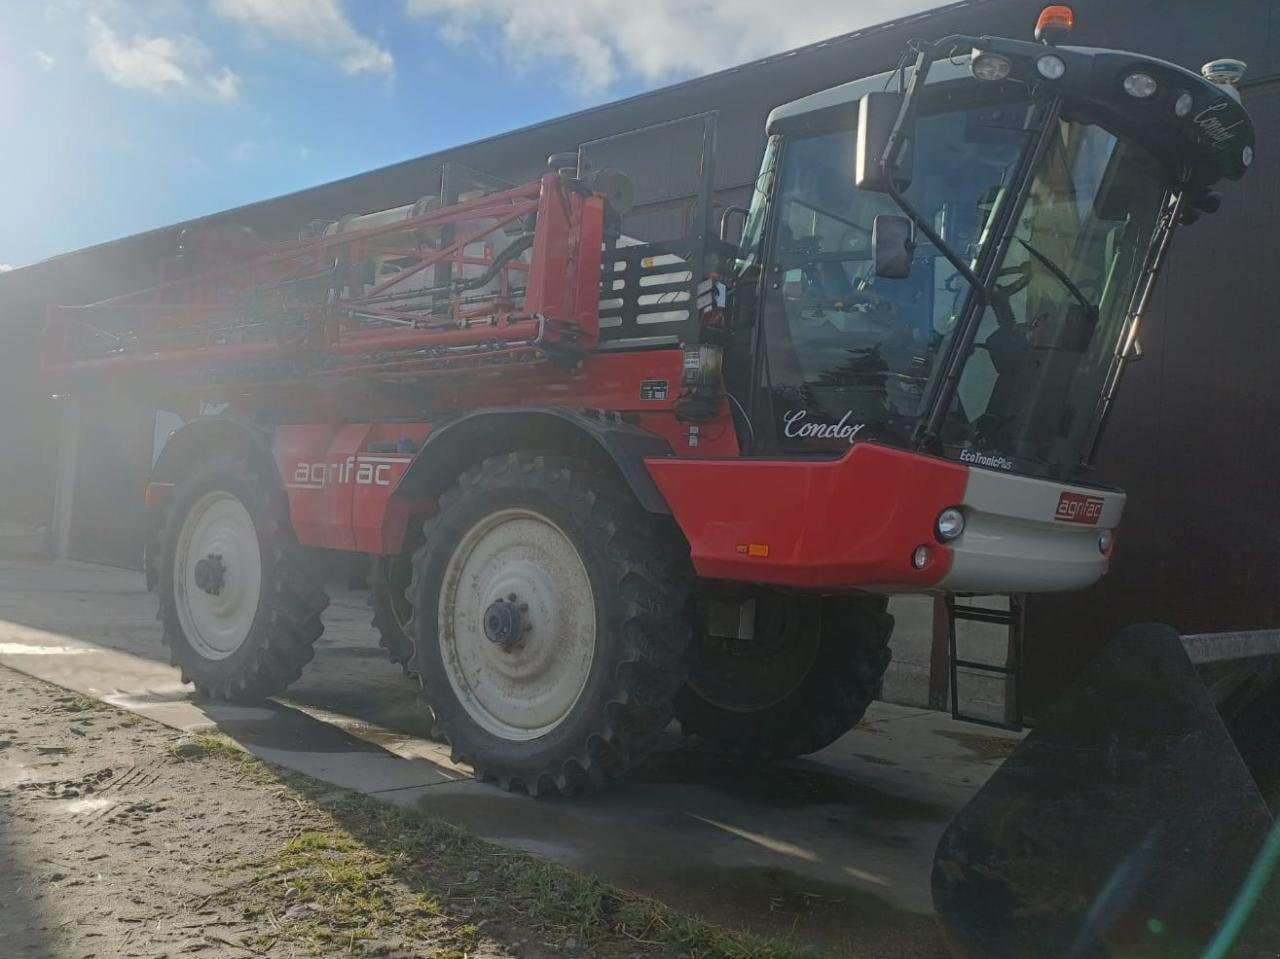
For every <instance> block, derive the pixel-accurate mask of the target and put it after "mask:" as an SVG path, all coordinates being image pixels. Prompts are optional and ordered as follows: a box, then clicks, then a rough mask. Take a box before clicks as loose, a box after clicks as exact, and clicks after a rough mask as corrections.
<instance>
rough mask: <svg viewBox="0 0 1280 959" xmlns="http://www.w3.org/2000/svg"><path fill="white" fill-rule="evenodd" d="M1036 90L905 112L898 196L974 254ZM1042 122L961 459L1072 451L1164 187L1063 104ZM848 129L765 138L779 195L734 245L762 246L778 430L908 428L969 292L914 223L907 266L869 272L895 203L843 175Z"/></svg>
mask: <svg viewBox="0 0 1280 959" xmlns="http://www.w3.org/2000/svg"><path fill="white" fill-rule="evenodd" d="M1040 109H1041V108H1039V107H1037V106H1035V105H1033V104H1032V103H1031V102H1029V101H1002V102H999V103H995V104H992V103H986V104H982V105H974V106H969V107H962V108H956V107H952V108H951V109H947V110H945V111H940V112H934V113H932V114H928V113H926V114H925V115H923V116H921V117H920V119H919V120H918V121H917V124H916V131H915V132H916V139H915V161H914V171H913V178H912V182H911V185H910V187H909V188H908V189H907V191H906V197H907V199H908V200H909V201H910V203H911V204H912V206H914V207H915V208H916V209H917V210H918V211H920V212H921V213H922V215H923V216H925V217H926V218H928V220H929V221H930V222H931V223H932V225H933V227H934V229H935V231H936V232H937V233H939V234H940V236H941V238H942V239H943V240H945V241H946V242H947V244H948V245H950V246H951V248H952V249H953V250H955V251H957V252H958V253H960V254H961V256H963V257H964V258H966V259H967V260H969V261H970V262H971V263H976V262H977V260H978V254H979V252H980V251H981V250H982V249H983V248H984V247H985V246H986V245H987V244H989V243H995V242H997V239H996V238H995V237H993V236H991V235H990V233H991V231H990V230H989V229H988V225H989V224H990V223H991V222H992V221H993V218H994V215H995V214H996V212H997V210H998V209H999V208H1000V206H1001V204H1003V203H1007V202H1013V200H1014V198H1015V196H1016V195H1017V193H1018V192H1019V191H1018V184H1017V183H1015V182H1014V181H1015V179H1016V178H1017V177H1018V171H1019V170H1020V169H1021V168H1022V165H1021V162H1020V161H1021V159H1022V157H1023V154H1024V151H1026V150H1028V149H1031V148H1032V147H1034V141H1035V140H1036V139H1037V138H1038V136H1040V135H1041V130H1040V126H1041V125H1042V124H1041V122H1040V120H1039V119H1038V117H1039V112H1038V111H1039V110H1040ZM1044 135H1046V136H1049V137H1050V138H1051V143H1050V144H1049V146H1048V149H1047V151H1045V152H1044V153H1043V160H1042V161H1041V164H1040V168H1039V169H1038V170H1036V171H1035V172H1034V181H1033V184H1032V187H1031V190H1030V195H1029V197H1028V199H1027V201H1026V203H1025V204H1024V206H1023V209H1022V210H1021V212H1020V215H1019V218H1018V220H1017V223H1016V234H1015V235H1016V239H1015V241H1014V242H1013V243H1012V245H1011V248H1010V249H1009V251H1008V254H1007V256H1006V257H1005V261H1004V262H1003V263H1002V264H1001V265H1000V268H999V275H998V291H997V299H998V300H999V302H998V303H997V304H996V307H997V308H994V309H989V310H988V311H987V313H986V314H985V315H984V316H983V317H982V318H981V320H980V327H979V330H978V334H977V337H976V339H975V340H974V344H975V346H974V348H973V349H972V350H971V351H970V355H969V357H968V358H967V359H966V362H965V367H964V370H963V374H962V377H961V382H960V386H959V389H958V391H957V392H956V395H955V397H954V399H953V401H952V404H951V408H950V410H949V415H948V417H947V419H946V423H945V428H944V431H943V436H942V442H943V448H944V450H945V452H946V455H948V456H951V457H954V458H958V459H963V460H965V461H966V462H968V463H970V464H972V465H977V466H985V467H990V468H997V469H1016V470H1017V471H1018V472H1020V473H1029V474H1034V475H1054V476H1060V475H1065V474H1066V473H1069V472H1071V470H1072V469H1073V468H1074V467H1075V465H1076V464H1077V462H1078V460H1079V457H1080V449H1079V447H1080V445H1081V441H1082V437H1083V434H1084V433H1085V431H1086V430H1087V427H1088V424H1089V421H1090V418H1091V414H1092V413H1093V411H1094V409H1095V406H1096V404H1097V401H1098V394H1099V391H1100V389H1101V384H1102V380H1103V378H1104V377H1105V375H1106V372H1107V368H1108V364H1109V361H1110V358H1111V355H1112V352H1113V350H1114V347H1115V344H1116V337H1117V336H1118V330H1119V326H1120V324H1121V323H1122V322H1123V319H1124V316H1125V312H1126V309H1127V307H1128V305H1129V299H1130V296H1131V294H1132V292H1133V288H1134V285H1135V283H1136V282H1137V279H1138V275H1139V274H1140V272H1141V265H1142V261H1143V254H1144V253H1145V250H1146V246H1147V243H1148V241H1149V239H1150V235H1151V231H1152V229H1153V225H1154V223H1155V221H1156V218H1157V215H1158V212H1159V209H1160V204H1161V199H1162V197H1163V187H1162V185H1161V184H1162V177H1161V175H1160V174H1159V172H1158V170H1157V168H1156V164H1155V161H1154V160H1153V159H1152V158H1151V157H1150V156H1149V155H1146V154H1145V153H1143V152H1142V151H1141V150H1139V149H1137V148H1135V147H1133V146H1132V145H1131V144H1127V143H1124V142H1122V141H1119V140H1117V139H1116V138H1115V137H1113V136H1112V135H1111V134H1109V133H1107V132H1106V131H1105V130H1103V129H1102V128H1100V127H1097V126H1093V125H1089V124H1081V123H1076V122H1071V121H1066V120H1062V121H1055V124H1054V126H1053V128H1052V129H1049V130H1047V131H1045V133H1044ZM854 149H855V134H854V132H853V131H852V130H849V129H839V130H832V131H829V132H819V133H814V134H811V135H805V136H794V137H788V138H785V139H781V140H775V141H774V142H772V143H771V144H770V148H769V151H768V153H767V154H766V158H765V162H766V167H765V170H764V172H763V173H762V176H761V182H760V183H758V184H757V190H758V194H759V193H760V192H771V193H772V195H773V196H774V203H775V204H776V206H775V212H774V214H773V215H772V216H771V217H770V223H771V226H770V227H769V230H770V232H771V236H770V237H769V238H768V242H766V243H764V244H760V243H759V242H758V241H759V240H760V239H761V238H762V237H761V234H762V231H763V230H764V229H765V225H764V223H763V219H764V217H763V215H762V211H761V208H762V206H763V205H762V204H754V205H753V206H755V207H756V209H755V210H753V215H752V216H751V217H750V218H749V220H748V223H747V230H746V232H745V241H744V253H743V257H742V259H741V260H740V264H743V265H747V266H750V265H751V264H752V263H753V262H755V260H754V258H756V257H758V256H759V251H760V250H761V249H764V250H767V260H766V261H765V262H764V263H763V264H762V265H763V267H764V273H765V280H766V282H765V283H764V311H763V324H764V327H763V335H764V347H765V360H764V364H763V369H762V371H761V381H762V382H761V384H760V385H761V386H762V387H763V389H764V392H765V394H766V395H767V396H768V398H769V405H770V406H771V410H770V416H769V420H770V423H771V426H772V435H773V438H774V444H773V445H774V446H775V447H776V448H780V449H782V450H787V451H793V452H814V453H825V454H831V453H838V452H840V451H841V450H842V449H847V448H848V444H850V443H852V442H855V441H860V440H872V441H876V442H882V443H886V444H889V445H894V446H900V447H905V448H909V447H911V446H912V445H913V443H914V442H915V440H916V428H917V426H918V424H919V422H920V420H921V418H922V417H923V416H924V415H925V414H926V412H927V411H926V410H925V409H924V407H925V405H926V398H927V397H930V396H931V395H932V392H933V391H932V389H931V387H932V386H933V379H934V377H936V376H938V375H939V371H940V368H941V367H942V366H944V365H945V364H944V363H943V362H942V358H943V357H944V356H945V355H946V353H947V350H948V349H949V348H950V346H951V344H952V340H953V338H954V337H955V336H956V334H957V330H958V326H959V322H960V319H961V315H962V312H963V310H964V308H965V306H966V305H967V302H968V297H969V295H970V292H971V287H970V286H969V284H968V283H967V282H966V281H965V280H964V278H963V277H962V276H961V275H960V274H959V273H958V272H957V271H956V269H955V267H954V266H952V265H951V263H949V262H948V261H947V260H946V259H945V258H944V257H943V255H942V254H941V252H940V251H939V250H938V249H936V248H934V247H933V246H932V245H930V244H929V243H928V242H927V241H925V240H924V238H923V236H921V237H920V238H919V239H920V241H921V242H920V244H919V245H918V246H917V247H916V249H915V251H914V263H913V266H912V269H911V272H910V275H909V276H908V277H906V278H905V279H901V280H898V279H883V278H878V277H876V276H875V274H874V271H873V268H872V259H871V255H872V251H871V231H872V225H873V222H874V219H875V217H876V216H877V215H878V214H890V215H895V216H897V215H900V214H901V210H900V209H899V208H898V206H897V205H896V204H895V203H894V201H893V200H892V198H891V197H889V196H887V195H884V194H880V193H875V192H870V191H860V190H858V189H857V188H856V187H854V185H853V182H852V176H851V171H852V170H853V164H854ZM775 177H776V180H777V182H776V183H774V182H773V179H774V178H775ZM1064 281H1065V282H1064Z"/></svg>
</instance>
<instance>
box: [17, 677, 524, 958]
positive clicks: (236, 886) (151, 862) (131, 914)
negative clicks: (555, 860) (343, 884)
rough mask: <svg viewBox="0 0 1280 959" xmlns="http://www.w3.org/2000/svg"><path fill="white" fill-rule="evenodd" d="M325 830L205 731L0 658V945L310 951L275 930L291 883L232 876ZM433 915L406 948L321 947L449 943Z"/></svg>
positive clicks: (86, 951)
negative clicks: (156, 720) (6, 665)
mask: <svg viewBox="0 0 1280 959" xmlns="http://www.w3.org/2000/svg"><path fill="white" fill-rule="evenodd" d="M332 830H333V822H332V821H331V819H330V818H329V817H328V816H327V815H325V813H324V812H323V810H322V807H319V806H316V805H314V804H312V803H310V802H307V801H305V800H303V799H301V798H300V797H299V795H298V794H297V792H296V790H295V789H293V788H291V787H290V786H289V785H287V784H285V783H282V782H278V781H275V780H273V778H272V776H271V775H270V773H269V772H267V771H266V769H265V767H262V766H261V765H259V764H257V763H255V762H253V761H251V760H249V759H248V758H247V757H246V756H244V755H243V754H240V753H238V752H237V751H235V750H234V749H232V748H230V747H228V746H225V745H223V744H222V743H220V742H219V741H218V740H213V739H206V738H195V739H193V738H191V737H186V736H183V735H181V734H179V733H177V732H174V731H171V730H168V729H165V728H163V727H160V726H156V725H154V724H152V723H150V722H146V721H143V720H140V719H139V718H138V717H137V716H134V715H131V714H129V713H123V712H119V711H117V710H114V709H111V708H109V707H104V706H102V705H101V704H99V703H97V702H95V701H93V700H90V699H86V698H85V697H82V696H77V695H70V694H67V693H66V692H65V691H63V690H60V689H57V688H56V687H52V686H48V685H46V684H44V683H41V682H38V681H36V680H33V679H30V678H28V677H26V676H23V675H21V674H18V673H13V672H9V671H8V670H3V669H0V956H4V957H16V956H49V957H58V959H63V957H75V959H89V957H117V956H121V957H125V956H136V957H148V959H156V957H160V956H188V955H190V956H198V957H203V959H213V957H221V956H240V957H242V956H246V955H264V954H270V955H272V956H282V957H283V956H293V955H314V954H317V952H318V951H319V950H317V948H316V946H317V943H316V942H314V941H311V936H309V935H298V936H294V935H292V934H291V929H290V927H291V926H297V925H300V924H307V923H308V922H309V921H310V920H311V919H312V918H313V916H315V915H318V914H320V913H321V912H322V911H323V910H322V908H321V906H320V905H318V904H313V903H312V901H310V900H308V899H307V898H305V897H303V896H301V895H299V893H300V891H301V890H300V889H299V886H298V884H297V883H296V882H294V883H293V884H291V885H287V886H285V887H283V888H282V889H281V890H280V897H279V902H280V906H281V908H280V910H279V912H278V913H276V912H270V911H268V910H267V909H266V908H265V907H264V906H263V905H262V903H263V902H265V901H268V900H270V899H271V898H272V897H270V896H264V895H263V894H262V893H261V891H259V890H256V889H253V888H252V887H253V886H254V883H253V882H250V883H244V882H243V880H244V876H243V875H242V873H244V872H246V871H248V872H249V873H250V874H251V876H252V878H253V879H255V880H258V879H261V878H262V877H263V876H264V875H267V876H269V875H270V874H271V872H272V866H273V865H275V866H276V867H277V868H276V872H281V870H280V869H279V868H278V866H279V864H266V863H264V860H263V857H264V855H265V854H269V853H274V854H276V855H279V852H280V851H281V850H288V849H289V848H290V844H295V845H296V844H298V842H299V839H300V838H301V839H303V840H304V842H305V841H306V837H309V836H312V837H314V836H320V837H324V836H327V835H328V834H329V833H331V832H332ZM317 842H318V841H317V840H315V839H311V840H310V846H312V847H315V846H317ZM313 851H314V850H313ZM285 881H286V880H285V878H281V879H280V880H279V881H278V882H277V884H279V883H282V882H285ZM241 893H244V894H241ZM250 893H252V894H250ZM432 918H438V917H432ZM437 925H438V928H436V929H434V930H432V929H430V928H427V926H423V927H422V928H420V929H419V930H418V931H419V932H421V933H423V934H424V935H430V934H431V933H433V932H434V933H435V935H434V936H431V937H430V938H428V939H427V940H426V941H425V942H419V943H413V944H406V943H405V942H403V941H401V940H400V937H399V936H398V935H396V934H395V933H396V930H393V931H392V934H390V935H381V934H379V933H378V931H377V930H367V929H362V930H361V931H360V934H359V935H358V936H357V935H356V934H355V933H353V934H351V935H350V936H349V942H347V943H341V944H340V945H341V948H340V949H339V948H338V946H339V944H337V943H333V944H332V945H333V947H334V948H333V949H332V952H333V953H334V954H347V953H349V952H353V951H355V950H354V948H353V947H354V944H355V943H356V940H357V938H358V939H359V944H360V950H359V953H360V954H381V955H388V954H396V953H397V952H401V953H403V954H407V955H419V954H431V953H432V952H433V951H439V950H446V951H447V950H450V949H451V948H452V947H453V940H454V939H455V938H456V937H455V936H454V934H453V930H452V929H451V927H450V924H449V922H448V921H447V920H446V919H443V918H439V921H438V923H437ZM473 938H474V937H473ZM468 945H469V946H470V947H471V948H468V949H467V950H466V951H467V953H468V954H469V955H470V954H481V953H483V952H492V953H495V954H501V953H502V950H501V949H498V948H493V949H478V948H475V947H477V946H479V945H481V944H480V943H478V942H476V943H469V944H468ZM321 954H323V953H321Z"/></svg>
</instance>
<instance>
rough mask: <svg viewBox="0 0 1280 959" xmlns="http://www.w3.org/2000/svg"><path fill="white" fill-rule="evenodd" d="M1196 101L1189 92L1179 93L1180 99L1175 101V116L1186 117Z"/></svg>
mask: <svg viewBox="0 0 1280 959" xmlns="http://www.w3.org/2000/svg"><path fill="white" fill-rule="evenodd" d="M1193 103H1194V101H1193V100H1192V99H1191V94H1189V93H1179V94H1178V99H1176V100H1174V101H1173V112H1174V115H1175V116H1180V117H1185V116H1186V115H1187V114H1188V113H1190V112H1191V106H1192V104H1193Z"/></svg>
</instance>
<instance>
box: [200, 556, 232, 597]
mask: <svg viewBox="0 0 1280 959" xmlns="http://www.w3.org/2000/svg"><path fill="white" fill-rule="evenodd" d="M195 581H196V586H198V587H199V588H200V589H201V590H202V591H203V592H206V593H208V594H209V595H210V596H217V595H218V594H219V593H221V592H222V588H223V587H224V586H226V585H227V567H226V566H225V565H224V564H223V562H222V555H221V554H220V553H210V554H209V555H208V556H206V557H205V558H204V559H202V560H200V561H199V562H197V563H196V569H195Z"/></svg>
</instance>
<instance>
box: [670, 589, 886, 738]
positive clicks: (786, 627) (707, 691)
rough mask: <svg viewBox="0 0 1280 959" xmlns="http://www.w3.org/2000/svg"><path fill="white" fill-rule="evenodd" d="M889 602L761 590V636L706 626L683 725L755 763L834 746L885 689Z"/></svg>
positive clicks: (697, 646)
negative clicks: (721, 632) (729, 635)
mask: <svg viewBox="0 0 1280 959" xmlns="http://www.w3.org/2000/svg"><path fill="white" fill-rule="evenodd" d="M886 606H887V601H886V600H885V599H883V598H881V597H870V596H868V597H826V598H817V597H805V596H796V595H788V594H784V593H772V592H763V593H761V594H759V596H758V597H757V599H756V618H755V637H754V638H753V639H749V640H738V639H721V638H719V637H715V636H710V635H707V634H706V631H705V629H704V630H700V635H699V636H698V638H697V640H696V641H695V642H694V646H693V652H692V655H691V660H692V666H691V675H690V679H689V682H688V684H687V685H686V686H685V687H684V689H682V690H681V691H680V694H679V696H678V697H677V698H676V715H677V717H678V718H679V719H680V726H681V728H682V730H683V731H684V732H685V733H686V734H689V735H696V736H699V737H700V738H702V739H703V740H705V741H706V742H707V743H709V744H710V745H712V746H714V747H716V748H717V749H720V750H722V751H724V752H727V753H730V754H732V755H736V756H741V757H743V758H750V759H788V758H791V757H793V756H803V755H805V754H807V753H813V752H817V751H818V750H819V749H822V748H823V747H825V746H829V745H831V743H833V742H835V741H836V740H837V739H839V738H840V737H841V736H843V735H844V734H845V733H847V732H848V731H849V730H850V729H852V728H853V727H854V726H856V725H857V724H858V721H859V720H860V719H862V715H863V713H865V712H866V710H867V707H868V706H869V705H870V704H871V701H872V700H873V699H874V698H875V697H876V695H877V693H878V692H879V690H880V680H881V677H883V675H884V671H885V669H886V667H888V665H889V659H890V653H889V647H888V642H889V636H890V634H891V633H892V632H893V617H892V616H890V615H889V613H887V612H886V611H885V610H886Z"/></svg>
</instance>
